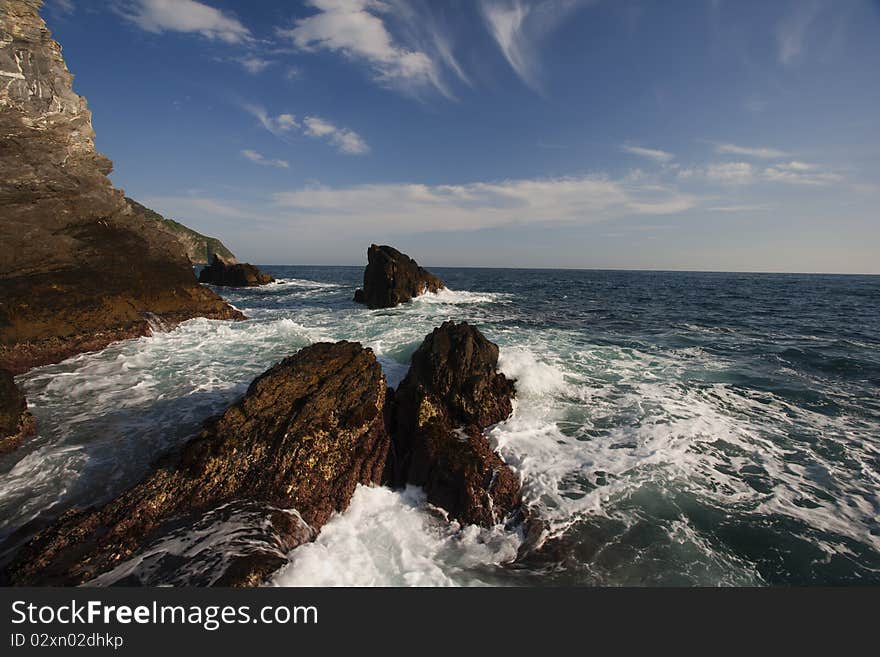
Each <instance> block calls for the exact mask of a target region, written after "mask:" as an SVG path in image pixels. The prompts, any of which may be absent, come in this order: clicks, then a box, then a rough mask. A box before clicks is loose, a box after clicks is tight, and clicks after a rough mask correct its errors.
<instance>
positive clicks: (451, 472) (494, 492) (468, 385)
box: [391, 322, 521, 526]
mask: <svg viewBox="0 0 880 657" xmlns="http://www.w3.org/2000/svg"><path fill="white" fill-rule="evenodd" d="M497 365H498V347H497V345H495V344H493V343H492V342H490V341H489V340H487V339H486V337H485V336H484V335H483V334H482V333H481V332H480V331H479V330H478V329H476V328H475V327H473V326H470V325H468V324H466V323H461V324H455V323H453V322H444V323H443V325H442V326H440V327H439V328H437V329H434V331H433V332H432V333H431V334H430V335H428V336H427V337H426V338H425V340H424V342H423V343H422V344H421V346H420V347H419V348H418V349H417V350H416V352H415V353H414V354H413V357H412V365H411V367H410V370H409V373H408V374H407V376H406V378H405V379H404V380H403V381H402V382H401V384H400V385H399V386H398V388H397V392H396V397H395V400H396V401H395V405H396V424H395V434H394V449H393V456H392V458H393V461H394V462H393V465H392V468H391V470H392V472H393V477H392V479H393V481H395V482H396V483H398V484H402V483H411V484H415V485H419V486H424V488H425V491H426V493H427V495H428V501H430V502H431V503H432V504H435V505H437V506H440V507H442V508H443V509H445V510H446V511H447V512H448V513H449V514H450V516H452V517H454V518H456V519H458V520H461V521H462V522H466V523H473V524H479V525H484V526H489V525H494V524H496V523H498V522H501V521H503V520H504V519H505V518H506V517H507V516H508V515H509V514H511V513H512V512H514V511H516V510H517V509H518V507H519V505H520V502H521V494H520V482H519V478H518V476H517V475H516V474H515V473H514V472H513V471H512V470H511V469H510V467H509V466H507V465H506V464H505V463H504V461H503V460H502V459H501V457H500V456H498V454H497V453H495V452H494V451H493V450H492V448H491V446H490V445H489V441H488V439H487V438H486V437H485V436H484V435H483V431H484V430H485V429H486V428H487V427H489V426H490V425H492V424H495V423H497V422H500V421H502V420H504V419H506V418H507V417H508V416H509V415H510V413H511V412H512V410H513V407H512V398H513V393H514V389H513V382H512V381H509V380H508V379H507V378H506V377H505V376H504V375H503V374H501V373H500V372H498V371H497Z"/></svg>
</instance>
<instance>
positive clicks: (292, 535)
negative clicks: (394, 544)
mask: <svg viewBox="0 0 880 657" xmlns="http://www.w3.org/2000/svg"><path fill="white" fill-rule="evenodd" d="M385 395H386V385H385V377H384V375H383V374H382V369H381V367H380V366H379V364H378V362H377V361H376V358H375V356H374V355H373V352H372V351H370V350H369V349H364V348H363V347H361V345H359V344H357V343H350V342H339V343H336V344H328V343H319V344H314V345H312V346H310V347H306V348H305V349H302V350H301V351H299V352H298V353H297V354H296V355H294V356H292V357H290V358H287V359H285V360H284V361H282V362H281V363H279V364H277V365H275V366H274V367H272V368H271V369H269V370H268V371H267V372H266V373H264V374H263V375H261V376H260V377H258V378H257V379H256V380H254V382H253V383H252V384H251V385H250V387H249V389H248V391H247V394H246V395H245V396H244V398H243V399H241V400H240V401H239V402H238V403H236V404H234V405H233V406H231V407H230V408H229V409H227V410H226V412H225V413H224V414H223V415H222V416H220V417H218V418H214V419H212V420H209V421H208V422H207V423H206V424H205V427H204V429H203V430H202V432H201V433H200V434H199V435H198V436H197V437H195V438H194V439H192V440H191V441H190V442H189V443H187V444H186V445H185V446H184V447H183V448H182V449H181V450H179V451H178V452H176V453H174V454H172V455H169V456H167V457H165V458H164V459H162V460H161V461H160V462H159V463H158V464H157V466H156V468H155V470H154V471H153V473H152V474H150V475H149V476H148V477H147V478H146V479H145V480H144V481H142V482H141V483H139V484H138V485H136V486H134V487H133V488H131V489H129V490H128V491H126V492H124V493H123V494H121V495H120V496H119V497H117V498H116V499H115V500H113V501H112V502H110V503H109V504H107V505H106V506H104V507H102V508H99V509H92V510H86V511H77V510H72V511H70V512H68V513H67V514H65V515H64V516H62V517H61V518H60V519H59V520H58V521H57V522H56V523H55V524H54V525H53V526H51V527H49V528H48V529H46V530H44V531H43V532H41V533H40V534H38V535H37V536H36V537H35V538H33V539H32V540H31V541H30V542H29V543H28V544H27V545H25V546H24V548H22V550H21V551H20V552H19V553H18V554H17V555H16V558H15V560H14V562H13V563H12V564H11V565H10V566H9V568H8V570H7V577H8V579H9V580H10V583H13V584H17V585H23V584H63V585H70V584H79V583H82V582H86V581H88V580H90V579H92V578H94V577H96V576H98V575H100V574H102V573H105V572H107V571H109V570H110V569H112V568H114V567H115V566H117V565H118V564H120V563H122V562H124V561H125V560H127V559H129V558H130V557H132V556H134V555H135V554H136V553H137V552H138V550H139V548H141V547H142V546H144V545H145V544H146V543H147V542H148V541H150V540H155V539H156V537H158V536H161V535H162V533H163V531H167V528H168V527H173V526H174V522H175V521H177V522H178V523H179V522H181V521H182V520H181V519H186V518H191V517H192V516H193V514H203V513H205V512H207V511H210V510H212V509H216V508H217V507H220V506H221V505H223V504H227V503H231V502H233V501H236V502H240V501H253V502H257V503H261V504H266V505H271V506H273V507H275V508H278V509H296V511H298V512H299V514H300V517H301V518H302V520H303V521H304V522H305V523H306V524H307V525H308V529H310V531H309V532H307V533H306V534H303V532H302V530H303V529H304V528H302V527H299V528H298V527H296V524H295V523H294V524H292V525H291V526H289V527H288V528H287V529H286V530H285V529H284V528H283V527H282V528H281V529H279V527H278V526H277V525H276V526H275V531H276V532H278V531H283V533H284V537H283V538H285V540H286V543H285V545H284V547H285V549H292V547H294V546H295V545H296V544H297V541H298V540H301V539H298V538H297V536H302V535H308V536H314V533H316V532H317V531H318V530H319V529H320V528H321V526H322V525H323V524H324V523H325V522H326V521H327V520H328V518H330V516H331V514H332V513H334V512H337V511H343V510H344V509H345V508H346V507H347V506H348V504H349V502H350V500H351V496H352V494H353V492H354V489H355V486H356V485H357V484H359V483H360V484H370V483H378V482H379V481H380V479H381V476H382V470H383V468H384V466H385V463H386V460H387V455H388V449H389V445H390V436H389V433H388V430H387V427H386V418H385V415H384V410H385ZM274 565H278V564H277V555H276V558H275V559H273V558H272V556H271V554H263V555H259V554H258V555H253V554H251V555H248V556H247V557H246V561H245V562H241V563H237V564H236V565H234V566H229V570H228V571H227V574H224V575H223V576H222V577H221V581H222V582H223V583H227V584H230V583H235V584H248V585H249V584H255V583H259V581H262V579H263V578H265V576H266V574H267V569H270V568H272V567H273V566H274Z"/></svg>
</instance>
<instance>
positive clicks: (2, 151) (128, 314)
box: [0, 0, 241, 372]
mask: <svg viewBox="0 0 880 657" xmlns="http://www.w3.org/2000/svg"><path fill="white" fill-rule="evenodd" d="M41 4H42V3H41V1H40V0H4V1H3V2H2V3H0V243H2V245H3V248H2V249H0V366H2V367H6V368H8V369H10V370H12V371H13V372H21V371H24V370H26V369H28V368H30V367H33V366H36V365H41V364H45V363H50V362H55V361H57V360H60V359H63V358H65V357H68V356H70V355H72V354H75V353H78V352H80V351H85V350H91V349H98V348H102V347H104V346H106V345H107V344H109V343H110V342H112V341H114V340H118V339H121V338H128V337H134V336H138V335H144V334H146V333H147V332H148V331H149V324H148V321H147V318H148V317H150V316H151V315H156V316H159V317H161V318H162V319H163V320H165V321H169V322H177V321H183V320H185V319H189V318H192V317H196V316H206V317H213V318H218V319H233V318H240V317H241V314H240V313H238V311H236V310H234V309H233V308H231V307H230V306H229V305H228V304H226V303H225V302H223V300H222V299H220V297H218V296H217V295H215V294H214V293H213V292H211V291H210V290H207V289H205V288H203V287H201V286H199V285H198V283H197V282H196V280H195V276H194V274H193V272H192V268H191V265H190V262H189V260H188V258H187V255H186V253H185V252H184V250H183V249H182V248H181V246H180V243H179V242H178V240H177V239H176V238H175V237H174V236H172V235H170V234H168V233H167V232H164V231H162V230H160V229H159V228H158V227H157V226H156V223H155V221H153V220H152V219H148V218H146V217H145V216H143V214H142V213H141V212H139V211H137V210H133V209H132V207H130V206H129V205H128V204H127V203H126V201H125V197H124V195H123V193H122V192H121V191H120V190H117V189H115V188H114V187H113V186H112V184H111V183H110V181H109V179H108V178H107V175H108V174H109V173H110V171H111V169H112V163H111V162H110V160H109V159H107V158H106V157H104V156H103V155H101V154H99V153H96V152H95V146H94V131H93V130H92V124H91V113H90V112H89V110H88V108H87V106H86V101H85V99H84V98H82V97H81V96H78V95H77V94H76V93H74V91H73V88H72V81H73V76H72V75H71V74H70V72H69V71H68V70H67V66H66V65H65V63H64V60H63V58H62V56H61V46H60V45H59V44H58V43H57V42H56V41H54V40H53V39H52V38H51V35H50V34H49V31H48V29H47V28H46V24H45V22H44V21H43V19H42V18H41V17H40V16H39V13H38V10H39V8H40V6H41Z"/></svg>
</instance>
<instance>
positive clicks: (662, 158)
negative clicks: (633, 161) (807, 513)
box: [622, 146, 675, 164]
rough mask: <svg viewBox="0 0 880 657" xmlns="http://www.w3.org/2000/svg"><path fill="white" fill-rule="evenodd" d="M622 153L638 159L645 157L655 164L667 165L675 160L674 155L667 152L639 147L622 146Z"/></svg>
mask: <svg viewBox="0 0 880 657" xmlns="http://www.w3.org/2000/svg"><path fill="white" fill-rule="evenodd" d="M622 148H623V150H624V151H626V152H627V153H630V154H632V155H638V156H639V157H646V158H648V159H649V160H654V161H655V162H661V163H664V164H665V163H668V162H671V161H672V160H673V159H675V155H673V154H672V153H668V152H667V151H661V150H659V149H656V148H642V147H641V146H623V147H622Z"/></svg>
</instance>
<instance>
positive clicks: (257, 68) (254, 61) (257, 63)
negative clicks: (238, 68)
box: [238, 56, 272, 75]
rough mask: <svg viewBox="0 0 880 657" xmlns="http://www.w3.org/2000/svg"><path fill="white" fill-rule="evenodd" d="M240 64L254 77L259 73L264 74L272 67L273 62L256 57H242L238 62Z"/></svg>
mask: <svg viewBox="0 0 880 657" xmlns="http://www.w3.org/2000/svg"><path fill="white" fill-rule="evenodd" d="M238 63H239V64H241V65H242V66H244V68H245V70H246V71H247V72H248V73H253V74H254V75H256V74H257V73H262V72H263V71H265V70H266V69H267V68H269V67H270V66H271V65H272V62H271V61H270V60H268V59H262V58H260V57H256V56H251V57H242V58H241V59H239V60H238Z"/></svg>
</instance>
